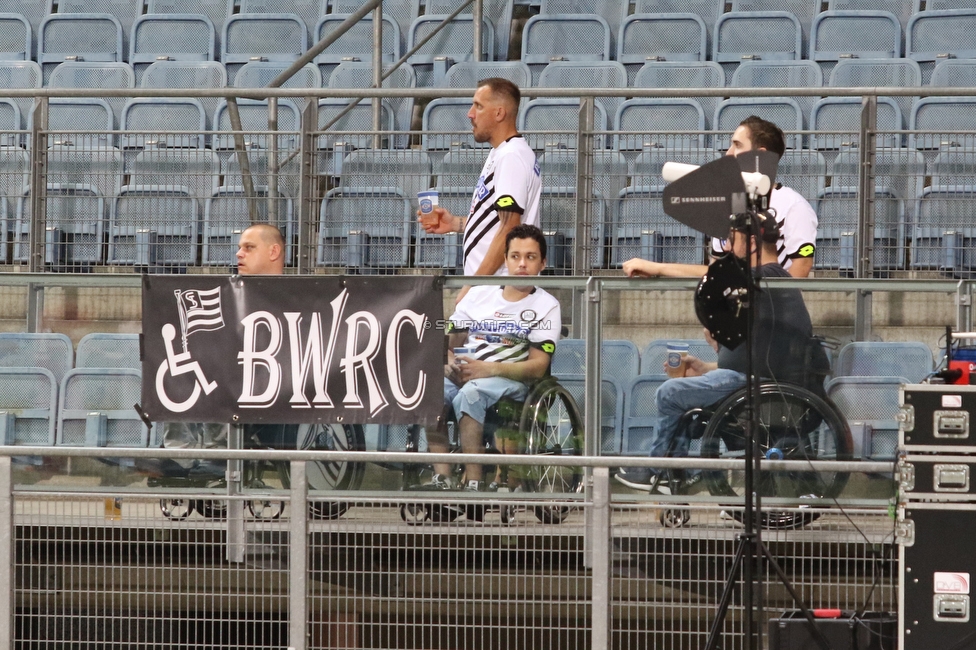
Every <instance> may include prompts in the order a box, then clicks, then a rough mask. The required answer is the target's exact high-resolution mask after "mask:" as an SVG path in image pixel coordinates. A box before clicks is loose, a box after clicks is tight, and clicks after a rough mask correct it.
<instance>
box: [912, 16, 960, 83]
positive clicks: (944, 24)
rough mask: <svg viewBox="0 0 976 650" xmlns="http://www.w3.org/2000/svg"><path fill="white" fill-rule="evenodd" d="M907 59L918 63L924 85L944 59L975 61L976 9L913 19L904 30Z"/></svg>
mask: <svg viewBox="0 0 976 650" xmlns="http://www.w3.org/2000/svg"><path fill="white" fill-rule="evenodd" d="M905 56H906V57H908V58H909V59H912V60H913V61H917V62H918V63H919V67H920V69H921V71H922V82H923V83H927V82H928V80H929V77H931V75H932V70H933V69H934V68H935V64H936V63H937V62H938V61H939V60H941V59H945V58H952V59H976V7H973V8H970V9H951V10H947V11H920V12H918V13H917V14H915V15H914V16H912V17H911V19H910V20H909V21H908V26H907V27H906V28H905Z"/></svg>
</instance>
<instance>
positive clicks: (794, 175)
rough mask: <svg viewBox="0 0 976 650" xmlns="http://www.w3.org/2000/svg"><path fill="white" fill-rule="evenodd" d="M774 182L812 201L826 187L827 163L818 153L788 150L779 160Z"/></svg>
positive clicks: (804, 150) (805, 150)
mask: <svg viewBox="0 0 976 650" xmlns="http://www.w3.org/2000/svg"><path fill="white" fill-rule="evenodd" d="M776 181H777V182H779V183H782V184H783V185H785V186H787V187H790V188H792V189H794V190H796V191H797V192H799V193H800V195H801V196H802V197H803V198H805V199H806V200H807V201H813V200H814V199H816V198H817V197H818V196H819V195H820V193H821V192H822V191H823V190H824V188H825V187H826V186H827V161H826V159H825V158H824V156H823V154H822V153H820V152H819V151H813V150H811V149H790V150H788V151H786V152H785V153H784V154H783V155H782V157H781V158H780V159H779V165H777V167H776Z"/></svg>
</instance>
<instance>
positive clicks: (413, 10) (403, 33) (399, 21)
mask: <svg viewBox="0 0 976 650" xmlns="http://www.w3.org/2000/svg"><path fill="white" fill-rule="evenodd" d="M328 4H329V10H328V14H340V15H348V14H351V13H353V12H355V11H356V10H357V9H359V8H360V7H362V6H363V2H362V0H329V3H328ZM420 5H421V3H420V0H383V18H384V23H385V20H386V19H387V18H388V19H390V20H391V21H393V23H394V24H395V25H396V27H397V33H398V34H399V41H398V42H397V44H396V47H397V48H398V51H400V52H406V51H407V50H406V47H407V34H408V33H409V32H410V25H411V24H413V21H414V20H416V19H417V17H418V16H419V15H420V10H421V6H420ZM486 6H487V5H486ZM369 17H370V16H369V15H367V16H366V18H369ZM383 31H384V32H386V28H385V25H384V29H383ZM383 40H384V41H385V40H386V37H385V36H384V37H383ZM369 60H371V59H370V58H364V59H363V61H369Z"/></svg>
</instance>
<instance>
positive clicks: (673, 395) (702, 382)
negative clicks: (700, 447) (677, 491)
mask: <svg viewBox="0 0 976 650" xmlns="http://www.w3.org/2000/svg"><path fill="white" fill-rule="evenodd" d="M745 385H746V376H745V375H744V374H743V373H741V372H736V371H735V370H725V369H723V368H719V369H718V370H712V371H711V372H707V373H705V374H704V375H701V376H700V377H677V378H675V379H669V380H667V381H666V382H664V383H663V384H661V387H660V388H658V389H657V395H656V396H655V402H656V403H657V413H658V422H657V427H656V429H655V436H654V441H653V442H652V443H651V454H650V455H651V456H665V455H667V451H668V447H669V446H670V444H671V440H672V439H674V438H675V436H677V440H676V441H675V446H674V449H672V450H671V456H673V457H676V458H678V457H685V456H687V455H688V447H690V446H691V439H690V438H688V435H687V432H685V431H679V430H678V424H679V423H680V421H681V416H682V415H684V414H685V412H686V411H688V410H690V409H693V408H700V407H706V406H712V405H713V404H717V403H718V402H720V401H721V400H723V399H725V398H726V397H728V396H729V395H731V394H732V393H734V392H735V391H737V390H739V389H740V388H743V387H744V386H745Z"/></svg>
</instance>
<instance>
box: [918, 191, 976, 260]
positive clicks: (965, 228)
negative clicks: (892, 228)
mask: <svg viewBox="0 0 976 650" xmlns="http://www.w3.org/2000/svg"><path fill="white" fill-rule="evenodd" d="M915 214H916V215H917V216H916V223H915V227H914V228H913V229H912V242H911V244H912V248H911V268H912V269H934V270H939V271H943V272H945V273H948V274H951V275H956V276H961V277H968V276H969V275H971V274H972V273H973V271H976V256H974V255H973V250H974V246H976V227H974V225H973V214H976V185H933V186H931V187H926V188H925V189H923V190H922V195H921V197H919V200H918V206H917V207H916V208H915Z"/></svg>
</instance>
